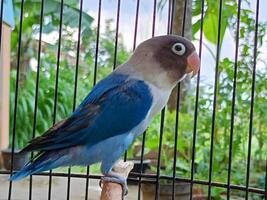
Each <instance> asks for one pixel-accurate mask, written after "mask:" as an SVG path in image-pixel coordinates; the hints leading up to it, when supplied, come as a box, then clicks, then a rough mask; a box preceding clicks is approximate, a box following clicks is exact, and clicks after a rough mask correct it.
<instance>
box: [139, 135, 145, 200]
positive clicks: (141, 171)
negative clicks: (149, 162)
mask: <svg viewBox="0 0 267 200" xmlns="http://www.w3.org/2000/svg"><path fill="white" fill-rule="evenodd" d="M145 142H146V132H144V134H143V140H142V149H141V160H140V165H141V167H140V176H139V180H138V194H137V199H138V200H140V199H141V179H142V173H143V162H144V152H145Z"/></svg>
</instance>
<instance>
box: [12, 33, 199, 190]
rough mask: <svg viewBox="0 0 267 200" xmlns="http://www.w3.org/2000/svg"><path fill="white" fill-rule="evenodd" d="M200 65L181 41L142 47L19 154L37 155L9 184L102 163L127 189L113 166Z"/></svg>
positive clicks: (158, 40)
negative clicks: (68, 168) (56, 170)
mask: <svg viewBox="0 0 267 200" xmlns="http://www.w3.org/2000/svg"><path fill="white" fill-rule="evenodd" d="M199 65H200V60H199V57H198V55H197V53H196V51H195V47H194V45H193V44H192V43H191V42H190V41H189V40H187V39H185V38H183V37H179V36H175V35H165V36H158V37H153V38H151V39H149V40H146V41H144V42H143V43H141V44H140V45H139V46H138V47H137V48H136V50H135V51H134V53H133V55H132V56H131V57H130V58H129V60H128V61H127V62H125V63H124V64H122V65H121V66H119V67H117V68H116V70H115V71H113V72H112V73H111V74H110V75H109V76H107V77H106V78H104V79H103V80H101V81H100V82H99V83H98V84H96V86H95V87H94V88H93V89H92V91H91V92H90V93H89V94H88V95H87V97H86V98H85V99H84V100H83V101H82V103H81V104H80V105H79V106H78V107H77V109H76V110H75V111H74V112H73V113H72V114H71V116H70V117H69V118H67V119H64V120H62V121H60V122H58V123H57V124H55V125H54V126H53V127H51V128H50V129H49V130H47V131H46V132H45V133H44V134H43V135H41V136H39V137H37V138H34V139H33V140H31V141H30V142H29V144H28V146H26V147H25V148H24V149H23V150H22V152H31V151H34V152H38V153H37V155H36V156H35V157H34V159H33V160H32V161H31V162H29V163H28V164H26V165H25V166H24V167H23V168H22V169H21V170H20V171H19V172H17V173H15V174H13V175H12V176H11V178H10V179H11V180H12V181H15V180H20V179H22V178H24V177H26V176H28V175H31V174H34V173H37V172H42V171H47V170H51V169H54V168H57V167H62V166H73V165H79V166H86V165H92V164H94V163H99V162H100V163H101V172H102V173H103V175H104V176H105V177H109V180H113V181H114V182H117V183H120V184H122V186H123V188H124V189H125V188H126V180H125V179H124V178H122V177H119V176H118V175H116V174H115V173H114V172H113V171H112V167H113V165H114V164H115V162H116V161H117V160H118V159H119V158H120V157H121V155H122V154H123V153H124V152H125V151H126V150H127V149H128V147H129V145H130V144H132V143H133V141H134V139H135V138H136V137H137V136H139V135H140V134H142V133H143V132H144V131H145V129H146V128H147V126H148V125H149V123H150V121H151V119H152V118H153V116H155V115H156V114H157V113H158V112H159V111H160V110H161V109H162V108H163V107H164V106H165V105H166V103H167V101H168V98H169V96H170V94H171V91H172V89H173V88H174V86H175V85H176V84H177V82H178V81H181V80H182V79H183V78H184V77H185V76H186V75H187V74H193V75H195V74H196V73H197V72H198V70H199ZM148 139H149V138H148Z"/></svg>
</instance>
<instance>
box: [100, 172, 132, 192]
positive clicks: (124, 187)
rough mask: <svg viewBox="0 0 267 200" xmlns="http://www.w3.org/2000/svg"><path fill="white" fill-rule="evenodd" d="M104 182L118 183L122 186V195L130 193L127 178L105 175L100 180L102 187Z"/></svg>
mask: <svg viewBox="0 0 267 200" xmlns="http://www.w3.org/2000/svg"><path fill="white" fill-rule="evenodd" d="M103 182H111V183H118V184H120V185H121V187H122V196H126V195H127V194H128V187H127V182H126V179H124V178H121V177H113V176H104V177H101V180H100V181H99V186H100V187H101V188H102V185H103Z"/></svg>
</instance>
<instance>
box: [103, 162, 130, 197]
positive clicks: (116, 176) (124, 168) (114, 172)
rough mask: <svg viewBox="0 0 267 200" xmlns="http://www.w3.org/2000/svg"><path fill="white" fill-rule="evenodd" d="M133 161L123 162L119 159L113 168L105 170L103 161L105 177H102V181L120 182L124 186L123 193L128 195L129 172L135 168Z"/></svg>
mask: <svg viewBox="0 0 267 200" xmlns="http://www.w3.org/2000/svg"><path fill="white" fill-rule="evenodd" d="M133 165H134V164H133V162H129V161H128V162H123V161H122V160H120V161H118V162H117V163H116V164H115V165H114V166H113V168H112V169H109V170H105V169H107V168H105V165H104V164H103V163H102V167H101V171H102V173H103V174H104V177H102V178H101V182H100V184H101V183H103V182H113V183H118V184H120V185H121V186H122V195H123V196H124V195H127V193H128V187H127V177H128V174H129V172H130V171H131V170H132V168H133Z"/></svg>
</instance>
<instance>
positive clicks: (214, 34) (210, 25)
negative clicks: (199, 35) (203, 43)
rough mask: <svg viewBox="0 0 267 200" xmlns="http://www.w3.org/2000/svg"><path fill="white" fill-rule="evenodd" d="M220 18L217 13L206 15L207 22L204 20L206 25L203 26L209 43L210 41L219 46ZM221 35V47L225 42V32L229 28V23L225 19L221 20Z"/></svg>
mask: <svg viewBox="0 0 267 200" xmlns="http://www.w3.org/2000/svg"><path fill="white" fill-rule="evenodd" d="M218 22H219V18H218V15H217V14H216V13H213V12H208V13H207V14H206V15H205V20H204V24H203V26H204V27H203V28H204V30H203V31H204V35H205V37H206V39H207V40H208V41H210V42H211V43H213V44H217V43H218V29H219V25H218ZM221 22H222V23H221V25H220V26H221V27H220V28H221V33H220V34H221V35H220V45H221V43H222V41H223V38H224V34H225V30H226V27H227V21H226V19H225V18H223V17H222V20H221Z"/></svg>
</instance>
